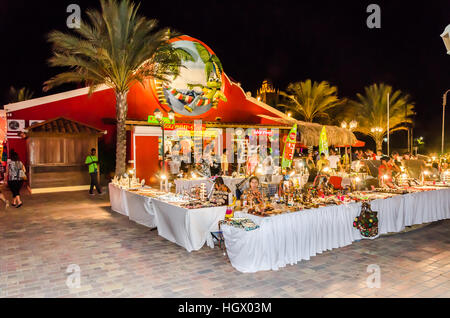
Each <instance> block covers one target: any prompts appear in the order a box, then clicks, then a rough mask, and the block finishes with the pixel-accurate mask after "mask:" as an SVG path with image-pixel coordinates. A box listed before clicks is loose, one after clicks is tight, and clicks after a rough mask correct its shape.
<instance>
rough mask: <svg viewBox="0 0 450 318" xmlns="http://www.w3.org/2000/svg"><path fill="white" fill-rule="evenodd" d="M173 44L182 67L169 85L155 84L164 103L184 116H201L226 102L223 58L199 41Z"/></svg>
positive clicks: (158, 82) (160, 100)
mask: <svg viewBox="0 0 450 318" xmlns="http://www.w3.org/2000/svg"><path fill="white" fill-rule="evenodd" d="M172 45H173V46H174V47H175V48H176V49H177V52H178V54H179V56H180V57H181V59H182V67H181V68H180V69H179V70H178V71H179V75H178V76H173V77H172V78H171V79H170V81H169V83H163V82H161V81H158V80H156V81H155V87H156V94H157V96H158V100H159V102H160V104H161V105H167V106H169V107H170V108H171V109H172V110H173V111H174V112H176V113H178V114H181V115H184V116H198V115H202V114H204V113H206V112H208V111H209V110H210V109H211V108H216V107H217V104H218V103H219V101H225V102H226V101H227V98H226V97H225V94H224V93H223V85H222V73H223V69H222V64H221V63H220V60H219V58H218V57H217V56H216V55H215V54H214V53H213V52H210V51H209V50H208V49H207V48H206V47H205V46H203V45H202V44H201V43H199V42H195V41H188V40H180V41H175V42H173V43H172Z"/></svg>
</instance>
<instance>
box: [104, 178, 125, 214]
mask: <svg viewBox="0 0 450 318" xmlns="http://www.w3.org/2000/svg"><path fill="white" fill-rule="evenodd" d="M108 189H109V202H110V203H111V209H112V210H113V211H114V212H117V213H120V214H123V215H126V216H128V209H127V201H126V197H125V190H123V189H121V188H120V187H118V186H116V185H114V184H113V183H110V184H109V185H108Z"/></svg>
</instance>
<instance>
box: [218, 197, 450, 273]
mask: <svg viewBox="0 0 450 318" xmlns="http://www.w3.org/2000/svg"><path fill="white" fill-rule="evenodd" d="M371 206H372V210H373V211H378V212H379V214H378V219H379V233H380V234H385V233H389V232H400V231H402V230H403V229H404V228H405V226H411V225H414V224H422V223H428V222H433V221H438V220H442V219H448V218H450V189H444V190H436V191H428V192H419V193H412V194H407V195H402V196H395V197H393V198H389V199H385V200H375V201H372V202H371ZM360 211H361V203H353V204H349V205H341V206H329V207H323V208H319V209H311V210H304V211H300V212H296V213H288V214H281V215H277V216H273V217H267V218H263V217H259V216H255V215H250V214H245V213H236V216H241V217H248V218H250V219H252V220H253V221H254V222H255V223H256V224H258V225H260V228H259V229H256V230H253V231H248V232H246V231H244V230H242V229H238V228H235V227H232V226H227V225H224V226H223V227H222V231H223V235H224V238H225V245H226V248H227V253H228V257H229V259H230V262H231V264H232V265H233V267H234V268H236V269H237V270H239V271H241V272H244V273H252V272H257V271H263V270H278V269H279V268H281V267H285V266H286V265H287V264H290V265H293V264H296V263H297V262H299V261H301V260H309V259H310V257H311V256H315V255H316V254H318V253H322V252H323V251H326V250H330V249H333V248H338V247H343V246H346V245H350V244H351V243H352V242H353V241H355V240H358V239H361V238H362V237H361V235H360V233H359V231H358V230H357V229H355V228H353V220H354V218H355V217H357V216H358V215H359V214H360Z"/></svg>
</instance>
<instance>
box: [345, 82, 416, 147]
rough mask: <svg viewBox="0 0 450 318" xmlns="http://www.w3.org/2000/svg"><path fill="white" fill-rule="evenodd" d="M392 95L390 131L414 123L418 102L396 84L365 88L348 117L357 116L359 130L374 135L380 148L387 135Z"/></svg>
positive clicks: (348, 109) (351, 104)
mask: <svg viewBox="0 0 450 318" xmlns="http://www.w3.org/2000/svg"><path fill="white" fill-rule="evenodd" d="M388 93H389V96H390V106H389V131H390V133H393V132H395V131H399V130H406V129H407V125H408V124H412V123H413V118H412V117H413V116H414V115H415V112H414V103H413V102H412V101H411V97H410V96H409V95H408V94H405V93H403V92H402V91H400V90H396V91H394V90H393V88H392V86H389V85H386V84H384V83H380V84H373V85H371V86H368V87H365V88H364V94H357V98H358V100H357V101H352V102H351V103H350V107H349V108H347V110H346V114H345V116H344V117H346V118H347V120H352V119H355V120H356V121H357V122H358V127H357V128H356V129H355V131H357V132H360V133H363V134H365V135H367V136H370V137H371V138H373V140H374V141H375V143H376V148H377V151H378V150H380V151H381V150H382V144H383V138H384V137H385V136H386V135H387V102H388V101H387V98H388V97H387V95H388Z"/></svg>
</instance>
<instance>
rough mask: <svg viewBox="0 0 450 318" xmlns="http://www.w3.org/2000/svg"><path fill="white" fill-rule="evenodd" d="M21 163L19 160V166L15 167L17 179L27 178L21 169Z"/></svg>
mask: <svg viewBox="0 0 450 318" xmlns="http://www.w3.org/2000/svg"><path fill="white" fill-rule="evenodd" d="M22 168H23V163H22V162H20V165H19V167H18V168H17V175H16V177H17V179H18V180H27V175H26V174H25V172H24V171H23V169H22Z"/></svg>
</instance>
